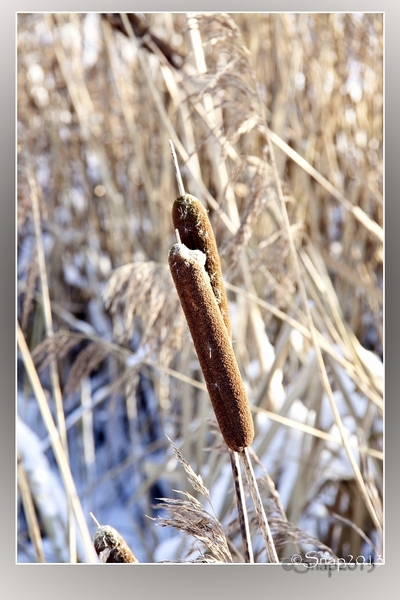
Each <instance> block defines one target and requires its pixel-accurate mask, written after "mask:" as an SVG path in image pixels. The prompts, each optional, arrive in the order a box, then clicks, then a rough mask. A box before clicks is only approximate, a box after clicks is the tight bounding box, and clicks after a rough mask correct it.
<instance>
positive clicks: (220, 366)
mask: <svg viewBox="0 0 400 600" xmlns="http://www.w3.org/2000/svg"><path fill="white" fill-rule="evenodd" d="M168 262H169V267H170V270H171V274H172V278H173V280H174V283H175V286H176V289H177V292H178V296H179V299H180V301H181V305H182V308H183V312H184V313H185V317H186V320H187V323H188V326H189V329H190V333H191V335H192V338H193V343H194V347H195V349H196V353H197V356H198V359H199V362H200V366H201V369H202V371H203V375H204V379H205V382H206V385H207V389H208V393H209V395H210V399H211V402H212V405H213V408H214V412H215V416H216V418H217V421H218V425H219V427H220V430H221V433H222V436H223V438H224V440H225V442H226V444H227V446H228V447H229V448H230V449H231V450H234V451H236V452H240V451H241V450H243V449H244V448H246V447H247V446H249V445H250V444H251V443H252V441H253V438H254V426H253V420H252V417H251V412H250V405H249V401H248V399H247V395H246V390H245V389H244V384H243V381H242V378H241V375H240V372H239V367H238V365H237V362H236V357H235V354H234V352H233V349H232V344H231V339H230V336H229V334H228V331H227V328H226V326H225V323H224V320H223V318H222V314H221V312H220V309H219V306H218V304H217V300H216V298H215V296H214V292H213V290H212V287H211V283H210V278H209V276H208V274H207V273H206V271H205V268H204V267H205V264H206V255H205V254H204V253H203V252H201V251H200V250H190V249H189V248H187V247H186V246H185V245H184V244H174V246H172V248H171V250H170V251H169V255H168Z"/></svg>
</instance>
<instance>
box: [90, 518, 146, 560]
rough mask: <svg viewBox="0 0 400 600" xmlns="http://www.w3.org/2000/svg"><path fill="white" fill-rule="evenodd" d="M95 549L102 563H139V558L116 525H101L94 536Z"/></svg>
mask: <svg viewBox="0 0 400 600" xmlns="http://www.w3.org/2000/svg"><path fill="white" fill-rule="evenodd" d="M93 544H94V549H95V550H96V554H97V556H98V558H99V560H100V562H102V563H138V562H139V561H138V559H137V558H136V556H135V555H134V554H133V552H132V550H131V549H130V548H129V546H128V544H127V543H126V542H125V540H124V538H123V537H122V536H121V535H120V534H119V533H118V531H117V530H116V529H114V527H111V526H110V525H100V526H99V527H98V528H97V530H96V533H95V534H94V538H93Z"/></svg>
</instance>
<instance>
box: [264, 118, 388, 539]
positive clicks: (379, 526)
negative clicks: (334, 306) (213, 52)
mask: <svg viewBox="0 0 400 600" xmlns="http://www.w3.org/2000/svg"><path fill="white" fill-rule="evenodd" d="M266 136H267V141H268V146H269V150H270V155H271V160H272V165H273V168H274V171H275V179H276V185H277V189H278V194H279V198H280V201H281V206H282V213H283V217H284V221H285V226H286V230H287V235H288V240H289V245H290V253H291V257H292V261H293V264H294V269H295V272H296V278H297V282H298V285H299V290H300V294H301V298H302V303H303V308H304V312H305V314H306V317H307V322H308V327H309V330H310V333H311V337H312V340H313V345H314V348H315V352H316V357H317V365H318V370H319V373H320V377H321V383H322V384H323V387H324V389H325V391H326V394H327V396H328V399H329V403H330V406H331V409H332V413H333V416H334V419H335V422H336V424H337V426H338V429H339V432H340V436H341V438H342V441H343V446H344V448H345V450H346V454H347V457H348V459H349V462H350V465H351V467H352V470H353V472H354V477H355V480H356V482H357V485H358V488H359V490H360V494H361V496H362V498H363V499H364V502H365V505H366V507H367V509H368V512H369V514H370V516H371V518H372V520H373V522H374V525H375V527H376V529H377V531H378V533H379V534H382V523H381V521H380V519H379V517H378V515H377V513H376V511H375V508H374V506H373V504H372V502H371V499H370V496H369V494H368V491H367V489H366V486H365V482H364V480H363V478H362V475H361V473H360V469H359V467H358V465H357V463H356V461H355V458H354V456H353V453H352V451H351V448H350V446H349V442H348V440H347V438H346V434H345V430H344V427H343V423H342V419H341V416H340V413H339V410H338V408H337V406H336V403H335V399H334V397H333V393H332V388H331V386H330V383H329V379H328V375H327V372H326V368H325V364H324V361H323V357H322V353H321V349H320V347H319V345H318V343H317V340H316V329H315V326H314V322H313V318H312V315H311V308H310V305H309V302H308V298H307V293H306V289H305V284H304V281H303V277H302V274H301V270H300V264H299V263H300V261H299V256H298V253H297V250H296V247H295V244H294V240H293V235H292V231H291V228H290V221H289V216H288V213H287V209H286V204H285V201H284V198H283V193H282V187H281V183H280V179H279V174H278V171H277V166H276V161H275V155H274V150H273V147H272V142H271V138H270V132H269V129H268V128H267V129H266Z"/></svg>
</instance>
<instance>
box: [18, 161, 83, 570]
mask: <svg viewBox="0 0 400 600" xmlns="http://www.w3.org/2000/svg"><path fill="white" fill-rule="evenodd" d="M28 182H29V186H30V189H31V195H32V214H33V223H34V228H35V237H36V248H37V260H38V267H39V277H40V285H41V292H42V297H43V312H44V320H45V326H46V333H47V337H48V339H50V340H52V339H53V337H54V328H53V318H52V314H51V305H50V293H49V285H48V278H47V270H46V262H45V254H44V249H43V237H42V228H41V223H40V208H39V198H40V193H39V187H38V184H37V181H36V180H35V178H34V177H33V175H32V173H31V172H30V171H29V172H28ZM50 377H51V384H52V390H53V397H54V404H55V408H56V419H57V427H58V430H59V432H60V439H61V443H62V445H63V448H64V452H65V456H66V459H67V461H69V451H68V440H67V430H66V427H65V415H64V406H63V401H62V394H61V387H60V379H59V375H58V368H57V361H56V356H55V354H51V355H50ZM66 492H67V494H68V488H66ZM68 528H69V536H68V543H69V551H70V559H71V562H72V563H76V562H77V553H76V532H75V521H74V518H73V510H72V506H71V500H70V498H68Z"/></svg>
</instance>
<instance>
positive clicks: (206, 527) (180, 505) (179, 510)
mask: <svg viewBox="0 0 400 600" xmlns="http://www.w3.org/2000/svg"><path fill="white" fill-rule="evenodd" d="M179 493H180V494H182V495H183V496H185V497H186V500H181V499H180V498H176V499H175V498H159V500H161V501H162V503H160V504H157V505H156V507H155V508H156V509H157V508H159V509H162V510H164V511H167V512H168V513H170V515H171V517H170V518H163V517H157V518H154V519H153V520H154V521H156V523H157V525H159V526H160V527H173V528H174V529H179V530H180V531H183V532H184V533H186V534H187V535H190V536H193V537H195V538H196V540H198V541H199V542H201V543H202V544H204V546H205V547H206V548H207V549H208V550H209V552H211V554H212V555H213V556H214V557H215V558H216V559H217V560H218V561H219V562H223V563H231V562H233V561H232V555H231V553H230V550H229V546H228V542H227V539H226V537H225V533H224V530H223V527H222V525H221V523H220V522H219V521H218V519H216V518H215V517H213V516H212V515H210V513H209V512H207V511H206V510H205V508H204V506H203V505H202V504H201V502H199V501H198V500H197V499H196V498H194V496H192V495H191V494H189V493H188V492H179Z"/></svg>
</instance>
